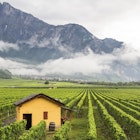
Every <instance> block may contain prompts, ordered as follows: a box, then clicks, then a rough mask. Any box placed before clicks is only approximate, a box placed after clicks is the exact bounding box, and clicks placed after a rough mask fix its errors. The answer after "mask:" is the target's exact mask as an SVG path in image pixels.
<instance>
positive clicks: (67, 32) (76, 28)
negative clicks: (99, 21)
mask: <svg viewBox="0 0 140 140" xmlns="http://www.w3.org/2000/svg"><path fill="white" fill-rule="evenodd" d="M0 19H1V20H0V40H2V41H4V42H9V43H16V44H17V45H18V46H19V50H12V51H11V52H6V53H5V54H3V57H7V56H9V55H10V56H11V57H20V56H21V58H24V59H26V58H27V59H30V60H33V61H37V60H35V58H34V57H33V56H31V55H32V54H35V55H36V56H37V57H38V62H42V61H43V62H45V61H46V60H48V59H57V58H60V57H64V58H66V57H70V56H71V54H74V53H78V52H86V51H87V49H86V48H87V47H89V48H90V49H91V50H92V51H94V52H95V53H102V52H103V53H111V52H113V50H114V48H121V47H122V45H123V42H119V41H117V40H114V39H111V38H110V39H109V38H108V39H103V40H101V39H98V38H97V37H95V36H94V35H92V34H91V33H90V32H89V31H88V30H87V29H85V28H84V27H83V26H81V25H78V24H66V25H58V26H54V25H50V24H48V23H45V22H44V21H42V20H40V19H37V18H36V17H34V16H32V15H31V14H27V13H25V12H22V11H20V10H18V9H15V8H14V7H12V6H11V5H10V4H8V3H3V4H1V6H0ZM13 33H14V34H13ZM112 43H113V47H110V46H111V45H112ZM37 52H40V53H39V54H42V57H41V56H40V55H39V54H38V53H37ZM1 53H2V52H1ZM65 53H67V54H65ZM50 54H51V55H50ZM16 55H17V56H16Z"/></svg>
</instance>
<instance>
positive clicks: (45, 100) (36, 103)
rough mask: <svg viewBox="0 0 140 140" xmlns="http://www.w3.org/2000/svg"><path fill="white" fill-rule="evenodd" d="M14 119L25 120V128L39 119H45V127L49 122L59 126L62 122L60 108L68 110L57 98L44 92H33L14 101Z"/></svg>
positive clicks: (36, 122)
mask: <svg viewBox="0 0 140 140" xmlns="http://www.w3.org/2000/svg"><path fill="white" fill-rule="evenodd" d="M15 105H16V115H17V116H16V117H17V118H16V120H17V121H20V120H23V119H26V120H27V126H26V129H29V128H31V127H32V126H34V125H37V124H38V123H39V122H40V121H41V120H45V121H46V124H47V127H48V128H49V123H50V122H54V123H55V127H56V128H59V127H60V126H61V123H62V117H61V109H62V108H63V109H64V110H65V113H64V114H65V117H66V112H67V111H68V110H69V109H68V108H66V107H65V105H64V104H63V103H61V102H59V101H58V100H55V99H53V98H51V97H49V96H47V95H45V94H42V93H41V94H33V95H30V96H27V97H26V98H24V99H22V100H20V101H18V102H16V103H15Z"/></svg>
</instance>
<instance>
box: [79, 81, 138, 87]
mask: <svg viewBox="0 0 140 140" xmlns="http://www.w3.org/2000/svg"><path fill="white" fill-rule="evenodd" d="M79 84H90V85H102V86H140V82H135V81H132V82H117V83H113V82H79Z"/></svg>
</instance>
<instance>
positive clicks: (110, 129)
mask: <svg viewBox="0 0 140 140" xmlns="http://www.w3.org/2000/svg"><path fill="white" fill-rule="evenodd" d="M33 93H44V94H46V95H48V96H50V97H52V98H54V99H59V100H60V101H61V102H63V103H64V104H65V105H66V106H67V107H69V108H71V109H72V110H73V116H72V121H71V122H66V123H65V124H64V125H63V126H62V127H61V129H59V130H58V131H55V133H54V134H53V135H51V136H50V135H49V134H48V133H46V131H44V130H45V127H46V124H45V123H44V122H43V121H41V122H40V123H39V124H38V125H37V126H35V127H32V128H31V129H30V130H29V131H28V132H27V131H26V130H25V125H26V122H25V121H21V122H16V121H15V116H16V112H15V106H14V105H13V103H14V102H16V101H17V100H19V99H21V98H24V97H26V96H27V95H30V94H33ZM37 137H38V138H37ZM67 138H68V139H69V140H74V139H75V140H140V89H139V88H115V87H112V88H105V87H100V88H99V87H96V88H91V87H79V88H78V87H71V88H68V87H67V88H51V89H50V88H45V87H40V88H36V87H31V88H29V87H28V88H25V87H1V88H0V140H28V139H31V140H32V139H38V140H46V139H47V140H51V139H52V140H59V139H60V140H61V139H63V140H64V139H67Z"/></svg>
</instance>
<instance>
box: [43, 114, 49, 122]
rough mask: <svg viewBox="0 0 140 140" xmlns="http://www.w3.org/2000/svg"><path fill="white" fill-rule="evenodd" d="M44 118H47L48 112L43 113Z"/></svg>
mask: <svg viewBox="0 0 140 140" xmlns="http://www.w3.org/2000/svg"><path fill="white" fill-rule="evenodd" d="M43 117H44V120H46V119H48V112H44V113H43Z"/></svg>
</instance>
